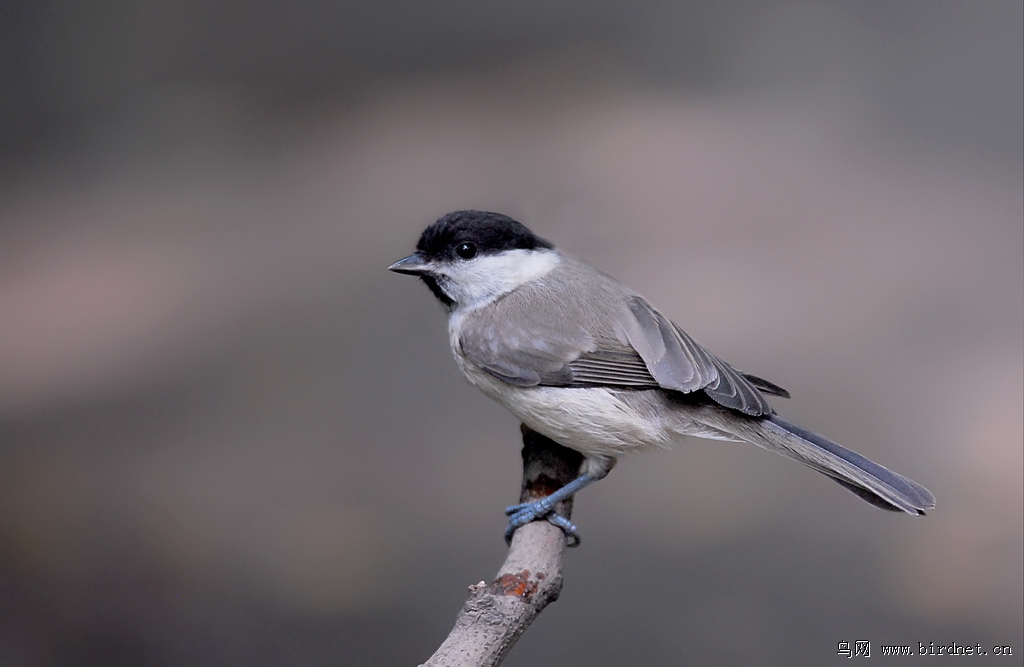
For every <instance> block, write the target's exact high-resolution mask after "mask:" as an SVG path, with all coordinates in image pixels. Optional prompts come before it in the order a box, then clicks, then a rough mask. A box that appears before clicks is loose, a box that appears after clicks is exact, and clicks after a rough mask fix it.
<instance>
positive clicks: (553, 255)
mask: <svg viewBox="0 0 1024 667" xmlns="http://www.w3.org/2000/svg"><path fill="white" fill-rule="evenodd" d="M561 261H562V258H561V257H560V256H559V254H558V253H557V252H555V251H554V250H506V251H504V252H502V253H499V254H497V255H482V256H480V257H476V258H474V259H470V260H465V261H462V262H457V263H455V264H454V265H451V266H447V267H445V270H444V272H445V274H447V276H448V277H449V278H450V282H449V283H448V284H446V285H445V291H447V292H449V293H450V294H451V296H452V297H453V298H454V299H455V301H456V302H457V303H458V304H459V307H462V308H470V309H473V308H479V307H481V306H485V305H487V304H488V303H490V302H492V301H494V300H495V299H497V298H498V297H499V296H501V295H502V294H507V293H509V292H511V291H512V290H514V289H515V288H517V287H519V286H520V285H524V284H526V283H528V282H532V281H534V280H537V279H538V278H541V277H543V276H545V275H547V274H548V273H550V272H551V270H552V269H554V268H555V267H556V266H558V264H559V263H560V262H561Z"/></svg>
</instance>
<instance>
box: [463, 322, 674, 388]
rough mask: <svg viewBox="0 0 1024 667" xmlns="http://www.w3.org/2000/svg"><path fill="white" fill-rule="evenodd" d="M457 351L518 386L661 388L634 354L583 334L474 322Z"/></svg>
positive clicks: (464, 332) (610, 342) (485, 369)
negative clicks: (541, 331)
mask: <svg viewBox="0 0 1024 667" xmlns="http://www.w3.org/2000/svg"><path fill="white" fill-rule="evenodd" d="M459 347H460V348H461V350H462V354H463V356H465V357H466V358H467V359H468V360H469V361H471V362H472V363H473V364H475V365H476V366H478V367H480V368H482V369H483V370H484V371H486V372H487V373H490V374H491V375H493V376H494V377H496V378H498V379H499V380H502V381H504V382H508V383H509V384H512V385H516V386H518V387H534V386H538V385H543V386H554V387H595V386H607V387H622V388H629V389H657V388H659V387H660V386H661V385H660V384H658V381H657V380H655V379H654V377H653V376H652V375H651V373H650V371H649V370H648V369H647V365H646V364H645V363H644V360H643V359H642V358H641V357H640V355H639V354H637V352H636V350H634V349H632V348H631V347H629V346H628V345H619V344H616V343H615V342H614V341H602V342H601V343H599V342H598V341H596V340H595V339H594V337H593V336H592V335H590V334H589V333H588V332H586V331H584V330H583V329H580V330H578V331H574V332H571V333H567V332H562V331H559V332H555V331H551V330H547V331H544V332H543V335H540V332H538V331H529V330H519V331H515V332H512V331H509V329H508V328H507V327H503V328H499V327H497V326H494V325H486V324H483V323H478V324H477V325H476V326H471V327H464V328H463V331H462V334H461V335H460V336H459Z"/></svg>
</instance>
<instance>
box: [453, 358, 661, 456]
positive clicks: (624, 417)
mask: <svg viewBox="0 0 1024 667" xmlns="http://www.w3.org/2000/svg"><path fill="white" fill-rule="evenodd" d="M463 372H464V373H465V375H466V377H467V378H468V379H469V381H470V382H471V383H472V384H473V385H475V386H476V387H478V388H479V389H480V390H481V391H483V392H484V393H485V394H487V395H488V396H490V397H491V398H493V399H494V400H496V401H497V402H498V403H500V404H502V405H503V406H505V407H506V408H507V409H508V410H509V411H511V412H512V414H514V415H515V416H516V417H517V418H518V419H519V420H520V421H522V422H523V423H524V424H526V425H527V426H529V427H530V428H532V429H533V430H535V431H537V432H538V433H541V434H543V435H546V436H547V437H549V438H551V439H552V440H554V441H555V442H558V443H560V444H562V445H565V446H566V447H570V448H572V449H575V450H577V451H579V452H582V453H583V454H584V455H586V456H593V457H616V456H619V455H620V454H624V453H626V452H628V451H632V450H636V449H640V448H650V447H667V446H669V445H671V444H672V441H673V436H674V435H675V433H676V432H678V431H675V430H674V429H671V428H669V427H668V425H667V424H666V423H665V420H664V419H663V418H662V416H661V415H659V414H658V413H657V411H655V410H643V409H640V408H638V406H637V405H636V403H637V402H636V401H626V400H623V398H622V392H620V391H618V390H615V389H606V388H603V387H579V388H576V387H574V388H565V387H513V386H511V385H509V384H507V383H505V382H502V381H501V380H498V379H497V378H495V377H492V376H491V375H488V374H487V373H485V372H483V371H481V370H479V369H476V368H466V367H465V366H464V367H463ZM630 393H636V392H630ZM653 393H656V392H652V394H653ZM674 431H675V432H674Z"/></svg>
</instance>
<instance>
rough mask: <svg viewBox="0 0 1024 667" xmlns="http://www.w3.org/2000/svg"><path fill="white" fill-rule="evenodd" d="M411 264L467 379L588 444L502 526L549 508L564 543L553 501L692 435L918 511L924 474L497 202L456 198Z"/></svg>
mask: <svg viewBox="0 0 1024 667" xmlns="http://www.w3.org/2000/svg"><path fill="white" fill-rule="evenodd" d="M389 269H390V270H391V271H395V272H398V273H405V274H409V275H414V276H419V278H420V279H421V280H422V281H423V282H424V283H426V285H427V287H429V288H430V291H431V292H433V294H434V296H436V297H437V299H438V300H439V301H440V302H441V303H442V304H443V305H444V307H445V309H446V310H447V312H448V335H449V340H450V343H451V348H452V353H453V354H454V355H455V361H456V363H457V364H458V366H459V369H460V370H461V371H462V373H463V375H465V376H466V379H467V380H469V382H470V383H471V384H472V385H474V386H475V387H477V388H478V389H480V390H481V391H483V392H484V393H485V394H487V395H488V396H490V397H491V398H492V399H494V400H496V401H497V402H498V403H500V404H501V405H503V406H505V407H506V408H508V409H509V410H510V411H511V412H512V414H514V415H515V416H516V417H517V418H518V419H519V420H520V421H522V422H523V423H524V424H526V425H527V426H528V427H530V428H531V429H533V430H534V431H536V432H538V433H540V434H542V435H544V436H547V437H548V438H550V439H552V440H554V441H555V442H558V443H559V444H562V445H564V446H566V447H569V448H571V449H575V450H576V451H578V452H580V453H581V454H583V457H584V460H583V464H582V466H581V468H580V474H579V477H577V478H576V479H575V480H573V481H572V482H570V483H568V484H566V485H565V486H564V487H562V488H561V489H558V490H557V491H555V492H554V493H552V494H551V495H550V496H548V497H546V498H542V499H540V500H538V501H535V502H531V503H522V504H519V505H513V506H511V507H509V508H507V509H506V510H505V511H506V514H508V515H509V525H508V529H507V530H506V532H505V539H506V540H507V541H511V539H512V535H513V533H514V532H515V531H516V529H517V528H519V527H520V526H523V525H525V524H527V523H529V522H531V521H535V520H538V519H547V520H548V521H550V522H551V523H553V524H555V525H556V526H559V527H560V528H561V529H562V530H563V531H564V532H565V533H566V536H567V537H568V539H569V544H570V545H571V546H575V545H576V544H578V543H579V535H578V531H577V528H576V526H575V525H573V524H572V523H571V522H570V521H569V520H568V519H566V518H565V517H562V516H559V515H557V514H555V513H554V511H553V509H554V507H555V505H557V504H558V503H559V502H561V501H562V500H565V499H566V498H568V497H569V496H572V495H574V494H575V493H576V492H578V491H579V490H580V489H582V488H584V487H585V486H587V485H589V484H591V483H592V482H595V481H597V480H599V479H601V478H603V477H604V476H605V475H607V474H608V472H609V471H610V470H611V468H612V466H614V465H615V462H616V460H617V459H618V457H619V456H621V455H622V454H625V453H627V452H633V451H639V450H645V449H652V448H665V447H669V446H671V445H672V444H673V443H674V442H676V441H677V440H679V439H680V436H684V435H690V436H697V437H701V438H712V439H715V440H731V441H742V442H749V443H751V444H754V445H757V446H758V447H763V448H765V449H768V450H771V451H773V452H777V453H779V454H782V455H783V456H787V457H789V458H791V459H794V460H795V461H798V462H800V463H802V464H804V465H806V466H807V467H809V468H812V469H814V470H817V471H818V472H820V473H822V474H824V475H827V476H829V477H831V478H832V479H834V480H835V481H836V482H838V483H839V484H841V485H842V486H843V487H845V488H847V489H849V490H850V491H852V492H854V493H855V494H857V495H858V496H860V497H861V498H863V499H864V500H866V501H868V502H869V503H871V504H872V505H875V506H876V507H880V508H882V509H886V510H891V511H896V512H900V511H902V512H906V513H907V514H912V515H924V513H925V510H928V509H931V508H933V507H935V497H934V496H933V495H932V494H931V493H930V492H929V491H928V489H926V488H924V487H923V486H921V485H920V484H918V483H916V482H914V481H912V480H909V479H907V478H906V477H903V476H901V475H898V474H896V473H894V472H892V471H891V470H889V469H887V468H884V467H883V466H880V465H878V464H877V463H875V462H873V461H870V460H868V459H867V458H865V457H863V456H861V455H860V454H857V453H856V452H852V451H850V450H848V449H846V448H844V447H842V446H840V445H838V444H836V443H834V442H832V441H831V440H828V439H827V438H825V437H823V436H820V435H818V434H817V433H812V432H811V431H808V430H805V429H803V428H801V427H799V426H797V425H796V424H792V423H790V422H788V421H786V420H785V419H782V418H781V417H779V416H778V415H777V414H775V410H773V409H772V407H771V406H770V405H769V404H768V402H767V401H766V400H765V395H769V396H780V397H783V398H789V392H787V391H786V390H785V389H783V388H781V387H779V386H778V385H775V384H773V383H771V382H768V381H767V380H764V379H762V378H759V377H757V376H756V375H751V374H749V373H744V372H742V371H739V370H737V369H735V368H733V367H732V366H731V365H729V364H728V363H726V362H724V361H722V360H721V359H719V358H718V357H716V356H715V355H713V354H711V353H710V352H708V351H707V350H706V349H705V348H704V347H702V346H701V345H699V344H698V343H697V342H696V341H695V340H693V338H691V337H690V336H689V334H687V333H686V332H685V331H683V330H682V329H681V328H680V327H679V326H677V325H676V324H674V323H673V322H671V321H670V320H669V319H668V318H667V317H665V316H664V315H663V314H661V312H659V311H658V310H657V309H655V308H654V306H652V305H651V304H650V303H648V301H647V300H646V299H644V298H643V297H642V296H640V295H639V294H637V293H636V292H634V291H633V290H631V289H630V288H628V287H626V286H625V285H623V284H622V283H620V282H618V281H617V280H615V279H614V278H612V277H610V276H607V275H605V274H604V273H601V272H600V271H598V270H596V269H594V268H592V267H591V266H589V265H588V264H585V263H584V262H582V261H579V260H576V259H573V258H571V257H569V256H566V255H563V254H562V253H561V252H559V251H558V250H557V249H555V247H554V246H553V245H552V244H551V243H550V242H548V241H546V240H544V239H542V238H540V237H538V236H536V235H534V234H533V233H532V232H531V231H530V230H529V229H527V228H526V227H525V226H524V225H522V224H521V223H519V222H517V221H516V220H513V219H512V218H510V217H508V216H505V215H501V214H500V213H490V212H486V211H455V212H453V213H449V214H447V215H445V216H443V217H441V218H440V219H438V220H437V222H435V223H433V224H432V225H430V226H429V227H427V228H426V229H425V230H424V231H423V234H422V235H421V236H420V240H419V243H418V244H417V245H416V252H415V253H413V254H412V255H410V256H408V257H406V258H405V259H401V260H399V261H397V262H395V263H394V264H392V265H391V266H390V267H389Z"/></svg>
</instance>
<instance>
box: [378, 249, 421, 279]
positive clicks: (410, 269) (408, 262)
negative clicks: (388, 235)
mask: <svg viewBox="0 0 1024 667" xmlns="http://www.w3.org/2000/svg"><path fill="white" fill-rule="evenodd" d="M429 270H430V263H429V262H427V261H426V260H424V259H423V255H421V254H419V253H418V252H417V253H414V254H412V255H409V256H408V257H406V258H405V259H400V260H398V261H397V262H395V263H394V264H392V265H391V266H389V267H388V271H394V272H395V273H405V274H408V275H410V276H422V275H423V274H424V273H427V272H428V271H429Z"/></svg>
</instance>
